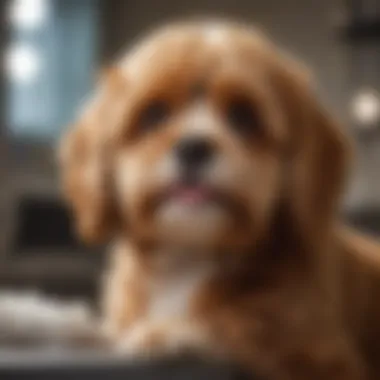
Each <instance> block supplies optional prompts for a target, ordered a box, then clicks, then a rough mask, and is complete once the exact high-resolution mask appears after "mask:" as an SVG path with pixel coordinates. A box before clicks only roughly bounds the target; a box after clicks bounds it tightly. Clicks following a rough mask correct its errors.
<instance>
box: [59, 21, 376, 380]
mask: <svg viewBox="0 0 380 380" xmlns="http://www.w3.org/2000/svg"><path fill="white" fill-rule="evenodd" d="M348 159H349V144H348V141H347V139H346V136H345V134H344V133H343V131H342V130H341V129H340V127H339V125H338V124H337V122H336V121H335V120H334V119H333V118H332V117H331V115H330V114H329V113H328V112H327V111H326V110H325V109H324V108H323V106H322V105H321V104H320V103H319V101H318V100H317V97H316V95H315V93H314V90H313V89H312V86H311V84H310V83H309V77H308V74H307V73H306V71H305V70H304V69H303V68H302V67H301V66H300V65H299V64H298V63H296V62H295V61H294V60H293V59H291V58H290V57H288V56H287V55H286V54H285V53H283V52H281V51H280V50H279V49H278V48H277V47H276V46H274V45H272V44H271V43H270V42H269V41H267V40H266V38H265V37H263V36H261V35H260V34H259V33H258V32H257V31H254V30H251V29H250V28H248V27H245V26H242V25H239V24H234V23H229V22H224V21H223V22H211V21H210V22H188V23H178V24H175V25H170V26H168V27H165V28H163V29H161V30H159V31H156V32H155V33H153V35H151V36H149V37H147V38H146V39H144V40H143V41H142V42H140V43H138V44H137V46H136V47H135V48H134V49H132V51H131V52H129V53H128V54H126V55H125V56H124V57H122V59H121V60H120V61H119V62H117V64H116V65H115V66H114V67H113V68H110V69H109V70H108V72H107V73H106V75H105V76H104V77H103V79H102V80H101V83H100V84H99V88H98V90H97V91H96V94H95V96H94V98H93V99H92V100H91V102H90V103H89V104H88V105H87V106H86V107H85V109H84V111H83V113H82V115H81V117H80V119H79V121H78V122H77V123H76V124H75V125H74V126H73V127H72V128H71V129H70V130H69V132H68V134H67V136H66V138H65V139H64V142H63V149H62V165H63V181H64V187H65V191H66V194H67V198H68V199H69V201H70V203H71V204H72V206H73V210H74V212H75V214H76V219H77V222H78V223H77V224H78V228H79V231H80V233H81V234H82V235H83V236H84V237H85V238H86V239H87V240H88V241H97V242H104V241H113V243H114V244H113V245H114V248H113V249H112V252H111V255H112V260H111V268H110V271H109V274H108V281H107V291H106V295H107V296H106V317H105V318H106V321H107V327H108V332H109V334H110V335H111V336H112V339H114V340H115V342H116V343H117V345H118V346H119V347H120V348H121V349H122V350H125V353H126V355H132V356H134V357H135V356H143V355H145V354H146V355H148V354H149V355H166V354H171V353H174V352H178V351H182V350H185V349H190V350H195V351H197V352H204V353H206V354H211V355H214V356H216V357H219V358H224V357H225V358H228V359H233V360H236V361H238V362H239V363H241V364H243V365H245V366H247V367H248V368H252V369H254V370H255V371H256V372H258V373H261V374H263V375H266V377H267V378H269V379H279V380H287V379H289V380H304V379H308V380H312V379H326V380H327V379H329V380H333V379H334V380H338V379H339V380H354V379H355V380H359V379H369V378H371V379H375V378H377V376H376V371H377V367H379V364H378V363H379V359H380V358H379V356H380V347H379V343H380V339H379V328H380V319H379V316H380V313H379V312H380V307H379V305H378V304H377V301H378V299H377V295H378V294H379V290H378V289H380V270H379V268H380V250H379V247H378V246H377V245H376V244H374V243H371V242H370V241H368V240H367V238H364V237H360V236H359V235H357V234H356V233H353V232H351V231H348V229H346V228H345V227H344V226H343V225H342V224H341V223H340V221H339V216H338V211H339V203H340V200H341V194H342V190H343V188H344V180H345V177H346V174H347V169H348ZM377 373H380V372H377Z"/></svg>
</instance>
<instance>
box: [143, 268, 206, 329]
mask: <svg viewBox="0 0 380 380" xmlns="http://www.w3.org/2000/svg"><path fill="white" fill-rule="evenodd" d="M211 274H212V267H211V265H209V264H208V263H200V264H197V265H194V266H191V267H187V268H181V269H178V270H177V271H174V272H172V273H166V274H160V275H157V276H156V277H153V278H152V279H151V281H150V283H149V285H148V286H149V290H148V294H149V295H148V300H147V302H148V308H147V315H146V317H147V319H149V320H151V321H157V322H158V321H161V320H163V319H176V320H178V319H187V318H189V317H191V316H190V313H191V308H192V305H193V303H194V298H195V297H196V295H197V293H198V292H199V291H200V288H201V287H202V285H204V284H205V282H206V281H207V279H208V278H210V276H211Z"/></svg>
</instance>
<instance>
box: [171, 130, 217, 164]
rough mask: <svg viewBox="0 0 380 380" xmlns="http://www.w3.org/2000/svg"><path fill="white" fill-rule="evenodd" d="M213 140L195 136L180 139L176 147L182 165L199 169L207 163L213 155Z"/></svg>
mask: <svg viewBox="0 0 380 380" xmlns="http://www.w3.org/2000/svg"><path fill="white" fill-rule="evenodd" d="M213 151H214V148H213V144H212V142H211V141H209V140H207V139H204V138H200V137H197V138H195V137H193V138H191V139H190V138H187V139H184V140H182V141H180V142H179V143H178V145H177V147H176V154H177V157H178V160H179V162H180V163H181V165H183V166H184V167H186V168H188V169H197V168H198V167H200V166H202V165H205V164H207V162H208V161H209V160H210V159H211V158H212V155H213Z"/></svg>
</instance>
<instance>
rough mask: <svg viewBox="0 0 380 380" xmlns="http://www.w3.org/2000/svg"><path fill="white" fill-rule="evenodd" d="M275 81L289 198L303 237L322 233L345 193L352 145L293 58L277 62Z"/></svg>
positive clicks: (329, 224) (334, 214)
mask: <svg viewBox="0 0 380 380" xmlns="http://www.w3.org/2000/svg"><path fill="white" fill-rule="evenodd" d="M274 71H275V82H276V86H277V87H278V92H279V94H280V97H281V99H280V101H281V103H282V105H283V109H284V114H285V117H286V122H287V124H288V128H289V130H290V141H289V142H290V149H289V156H288V160H289V161H290V162H289V166H288V172H286V173H285V176H286V178H287V184H286V186H287V189H286V190H287V191H286V192H287V197H288V200H289V206H290V207H289V208H290V212H291V213H292V214H293V217H294V220H295V223H296V224H297V225H298V226H299V227H300V228H301V229H302V232H304V233H306V236H305V238H306V239H310V237H318V236H323V234H322V235H320V234H319V233H320V232H323V231H327V229H328V228H329V227H331V223H333V222H334V220H335V217H336V215H337V213H338V211H339V210H338V208H339V206H340V200H341V198H342V195H343V189H344V185H345V179H346V177H347V174H348V169H349V162H350V156H351V154H350V153H351V143H350V141H349V139H348V137H347V136H346V134H345V133H344V131H343V129H342V128H341V126H340V125H339V123H338V122H337V121H336V120H335V119H334V118H333V116H332V115H331V114H330V113H329V112H328V111H327V110H326V109H325V108H324V107H323V105H322V104H321V103H320V101H319V100H318V97H317V95H316V93H315V92H316V91H315V90H314V89H313V85H312V83H311V80H310V76H309V75H308V74H307V73H306V72H305V71H304V70H303V69H301V67H300V66H298V64H297V63H295V62H293V61H292V60H290V59H289V60H288V58H287V57H284V59H283V61H281V62H278V61H277V63H276V67H275V69H274Z"/></svg>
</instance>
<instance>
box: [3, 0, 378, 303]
mask: <svg viewBox="0 0 380 380" xmlns="http://www.w3.org/2000/svg"><path fill="white" fill-rule="evenodd" d="M0 6H1V10H0V15H1V22H0V28H1V30H0V38H1V41H0V50H1V57H2V65H3V66H2V70H1V78H0V88H1V94H0V95H1V96H0V99H1V100H0V101H1V110H0V287H2V288H6V287H11V288H37V289H42V290H43V291H46V292H49V293H52V294H55V295H59V296H61V297H84V298H86V299H89V300H94V299H95V297H96V294H97V286H98V285H97V284H98V279H99V275H100V273H101V268H102V255H101V254H100V253H99V252H94V253H91V254H89V253H88V252H87V249H85V248H84V247H82V246H81V245H80V244H79V243H78V242H77V241H76V240H75V237H74V235H73V233H72V231H71V228H70V221H69V218H68V216H67V213H66V211H65V208H64V206H63V205H62V202H61V198H60V193H59V188H58V186H57V185H58V183H57V170H56V166H55V159H54V157H55V154H54V152H55V146H56V143H57V140H58V139H59V137H60V135H61V134H62V132H63V131H64V128H65V125H67V124H68V123H69V122H70V121H71V120H73V118H74V115H75V113H76V110H77V108H78V107H79V106H80V104H81V102H82V100H83V98H84V97H85V95H86V94H87V93H88V92H89V91H91V87H92V84H93V80H94V78H95V77H96V74H97V73H98V71H99V68H101V67H103V66H105V65H107V63H108V62H110V61H112V59H113V58H114V57H115V56H117V54H118V52H119V51H120V50H121V49H122V48H125V47H127V46H128V45H129V44H130V43H131V42H132V41H133V40H134V39H135V38H136V37H137V36H138V35H139V34H141V33H142V32H144V31H145V30H146V29H147V28H151V27H152V26H154V25H156V24H160V23H161V22H163V21H167V20H170V19H173V18H177V17H185V16H188V15H204V14H208V15H222V16H223V15H227V16H229V17H237V18H238V19H241V20H245V21H249V22H251V23H256V24H258V25H259V26H261V27H262V28H263V29H264V30H266V31H267V32H268V33H269V34H270V35H271V36H273V38H274V39H275V40H276V41H277V42H278V43H280V44H281V45H283V46H284V47H286V48H287V49H288V50H290V51H291V52H293V53H294V54H295V55H296V56H299V57H300V58H302V59H303V60H304V61H305V62H306V63H307V64H308V65H309V66H310V67H311V68H312V69H313V71H314V73H315V76H316V78H317V81H318V84H319V87H320V92H321V96H322V97H323V98H324V99H325V101H326V103H327V104H329V105H330V107H331V108H332V109H333V111H335V113H336V114H337V115H338V116H339V117H340V118H341V119H342V120H343V121H344V123H345V125H346V128H347V129H348V130H349V133H351V134H352V135H353V136H354V138H355V140H356V143H357V152H358V155H357V160H356V166H355V170H354V176H353V179H352V182H351V184H350V190H349V192H348V193H347V197H346V203H345V205H346V206H345V213H346V217H347V218H348V219H349V220H350V221H351V222H352V223H354V224H356V225H358V226H360V228H362V229H363V230H367V231H369V232H372V233H376V231H377V232H378V233H379V234H380V97H379V91H380V0H346V1H338V0H318V1H316V0H302V1H301V0H282V1H278V0H191V1H189V0H138V1H132V0H8V1H5V0H1V1H0Z"/></svg>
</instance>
